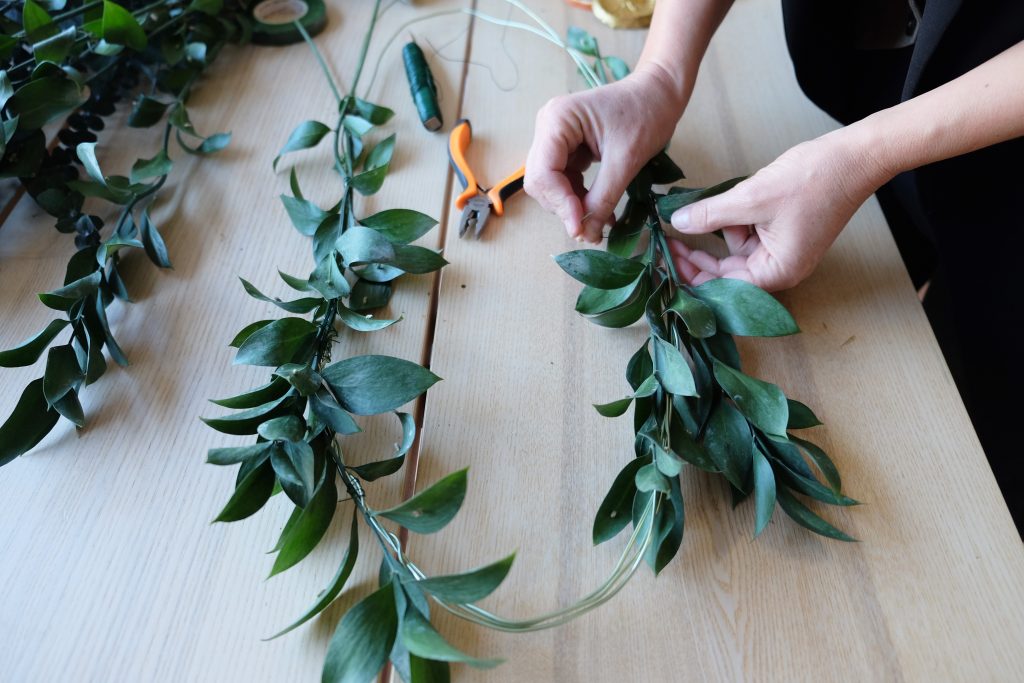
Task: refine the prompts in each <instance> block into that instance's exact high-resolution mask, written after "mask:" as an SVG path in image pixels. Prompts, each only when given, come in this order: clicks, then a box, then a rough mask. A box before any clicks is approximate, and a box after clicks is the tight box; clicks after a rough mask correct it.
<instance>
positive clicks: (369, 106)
mask: <svg viewBox="0 0 1024 683" xmlns="http://www.w3.org/2000/svg"><path fill="white" fill-rule="evenodd" d="M352 108H353V109H354V110H355V112H356V113H357V114H359V115H360V116H361V117H363V118H364V119H366V120H367V121H369V122H370V123H372V124H373V125H375V126H381V125H384V124H385V123H387V122H388V121H390V120H391V117H393V116H394V115H395V112H393V111H391V110H390V109H388V108H387V107H382V106H380V105H379V104H373V103H372V102H367V101H366V100H361V99H359V98H358V97H353V98H352Z"/></svg>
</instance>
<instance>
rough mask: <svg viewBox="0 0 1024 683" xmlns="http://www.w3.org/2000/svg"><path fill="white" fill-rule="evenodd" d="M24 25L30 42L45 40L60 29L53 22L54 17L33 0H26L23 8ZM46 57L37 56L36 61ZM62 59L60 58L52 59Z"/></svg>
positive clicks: (22, 19)
mask: <svg viewBox="0 0 1024 683" xmlns="http://www.w3.org/2000/svg"><path fill="white" fill-rule="evenodd" d="M21 21H22V27H23V28H24V29H25V36H26V38H28V41H29V42H30V43H36V42H39V41H40V40H45V39H46V38H49V37H50V36H52V35H53V34H55V33H57V31H58V30H59V29H58V28H57V25H56V24H54V23H53V19H52V18H51V17H50V15H49V14H48V13H47V12H46V10H45V9H43V8H42V7H40V6H39V5H38V4H37V3H35V2H34V1H33V0H25V4H24V5H23V6H22V10H21ZM45 59H46V57H39V56H37V57H36V61H39V62H41V61H43V60H45ZM50 61H60V60H50Z"/></svg>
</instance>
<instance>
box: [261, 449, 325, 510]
mask: <svg viewBox="0 0 1024 683" xmlns="http://www.w3.org/2000/svg"><path fill="white" fill-rule="evenodd" d="M313 460H314V458H313V449H312V448H310V446H309V444H308V443H306V442H305V441H278V442H275V444H274V448H273V449H272V450H271V451H270V464H271V465H273V468H274V473H275V474H276V475H277V481H278V482H279V483H280V484H281V488H282V489H284V492H285V494H286V495H287V496H288V497H289V498H291V500H292V502H293V503H295V504H296V505H298V506H299V507H300V508H305V507H306V506H307V505H309V501H310V499H311V498H312V497H313V489H314V488H315V486H316V473H315V472H314V468H313Z"/></svg>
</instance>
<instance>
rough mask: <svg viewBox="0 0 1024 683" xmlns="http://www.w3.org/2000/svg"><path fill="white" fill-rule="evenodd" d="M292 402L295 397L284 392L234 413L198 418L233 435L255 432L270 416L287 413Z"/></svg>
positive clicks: (224, 432)
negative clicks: (258, 404)
mask: <svg viewBox="0 0 1024 683" xmlns="http://www.w3.org/2000/svg"><path fill="white" fill-rule="evenodd" d="M294 402H295V398H294V397H293V396H289V395H288V394H285V395H284V396H282V397H280V398H278V399H275V400H273V401H270V402H268V403H264V404H263V405H260V406H256V407H255V408H250V409H248V410H243V411H242V412H240V413H235V414H234V415H227V416H225V417H201V418H199V419H200V420H202V421H203V422H205V423H206V425H207V426H208V427H210V428H211V429H215V430H217V431H218V432H221V433H222V434H233V435H235V436H242V435H245V434H255V433H256V430H257V428H258V427H259V426H260V425H261V424H263V423H264V422H266V421H267V420H269V419H270V418H273V417H278V416H279V415H283V414H285V413H287V412H288V411H289V409H290V408H291V406H292V404H293V403H294Z"/></svg>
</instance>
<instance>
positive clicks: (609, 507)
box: [593, 458, 650, 545]
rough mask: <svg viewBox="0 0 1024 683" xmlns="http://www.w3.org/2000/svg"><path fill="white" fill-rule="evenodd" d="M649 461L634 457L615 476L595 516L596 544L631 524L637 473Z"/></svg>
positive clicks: (594, 534) (594, 533) (612, 536)
mask: <svg viewBox="0 0 1024 683" xmlns="http://www.w3.org/2000/svg"><path fill="white" fill-rule="evenodd" d="M648 462H650V458H634V459H633V460H630V461H629V462H628V463H626V466H625V467H623V468H622V471H621V472H619V474H618V476H616V477H615V481H614V482H612V486H611V488H610V489H609V490H608V493H607V494H606V495H605V497H604V500H602V501H601V506H600V507H599V508H598V509H597V516H596V517H595V518H594V530H593V538H594V545H598V544H600V543H604V542H605V541H607V540H610V539H612V538H614V537H615V536H616V535H618V533H619V532H620V531H622V530H623V529H625V528H626V525H627V524H629V520H630V510H631V509H632V507H633V497H634V496H635V494H636V484H635V482H634V480H635V477H636V473H637V471H638V470H639V469H640V468H641V467H643V466H644V465H645V464H647V463H648Z"/></svg>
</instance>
